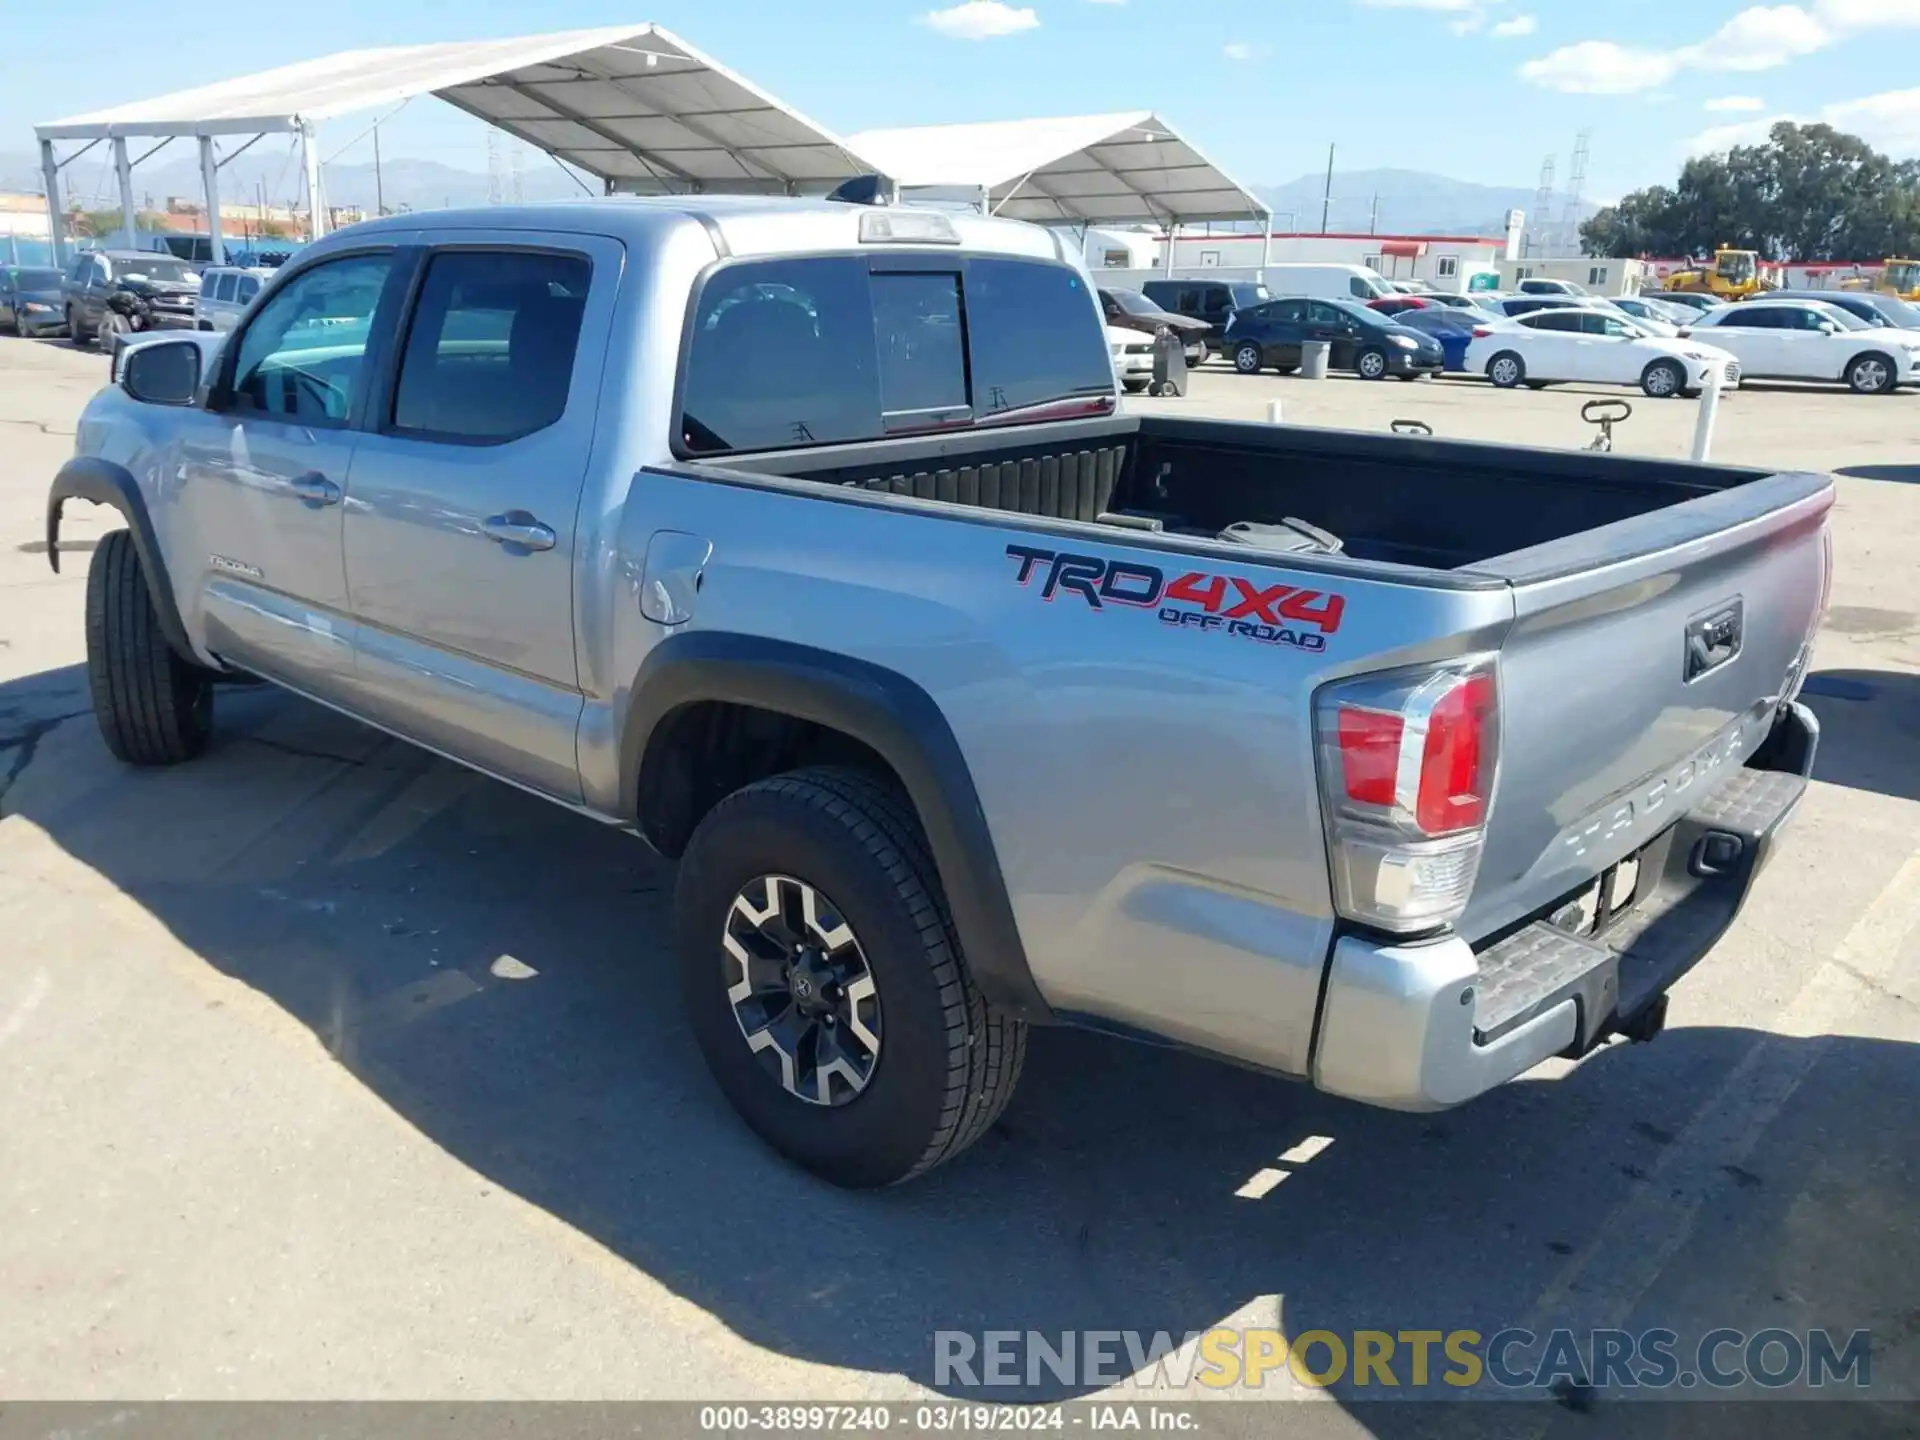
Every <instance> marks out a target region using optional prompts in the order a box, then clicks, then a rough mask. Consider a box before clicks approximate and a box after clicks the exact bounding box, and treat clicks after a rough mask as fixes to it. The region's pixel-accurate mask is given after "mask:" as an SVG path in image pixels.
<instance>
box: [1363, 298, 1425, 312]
mask: <svg viewBox="0 0 1920 1440" xmlns="http://www.w3.org/2000/svg"><path fill="white" fill-rule="evenodd" d="M1431 303H1432V302H1431V301H1430V300H1428V299H1427V298H1426V297H1425V296H1422V295H1382V296H1380V297H1379V298H1378V299H1376V300H1369V301H1367V308H1368V309H1369V310H1377V311H1379V312H1380V313H1381V314H1382V315H1404V314H1406V313H1407V312H1408V311H1410V310H1424V309H1426V308H1427V306H1428V305H1429V304H1431Z"/></svg>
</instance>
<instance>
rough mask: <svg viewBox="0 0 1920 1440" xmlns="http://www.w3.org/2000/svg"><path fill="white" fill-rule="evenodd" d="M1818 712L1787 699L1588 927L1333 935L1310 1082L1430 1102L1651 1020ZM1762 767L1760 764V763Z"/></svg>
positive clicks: (1783, 787) (1443, 1103) (1752, 871)
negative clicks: (1624, 902) (1623, 896)
mask: <svg viewBox="0 0 1920 1440" xmlns="http://www.w3.org/2000/svg"><path fill="white" fill-rule="evenodd" d="M1818 740H1819V724H1818V722H1817V721H1816V720H1815V719H1814V717H1813V715H1812V712H1810V711H1809V710H1807V709H1806V708H1805V707H1804V706H1802V705H1799V704H1793V705H1789V706H1788V707H1787V708H1786V710H1785V711H1784V712H1783V713H1782V714H1781V716H1780V718H1779V719H1778V720H1777V721H1776V722H1775V724H1774V729H1773V732H1772V734H1771V735H1770V736H1769V737H1768V739H1767V741H1766V743H1765V744H1764V745H1763V746H1762V747H1761V749H1760V751H1759V752H1758V753H1757V754H1756V755H1755V757H1754V760H1753V761H1750V762H1749V763H1748V766H1747V767H1746V768H1744V769H1742V770H1740V771H1739V772H1737V773H1736V774H1734V775H1733V776H1731V777H1730V778H1729V779H1728V780H1727V782H1726V783H1725V784H1723V785H1722V786H1720V787H1719V788H1718V789H1717V790H1715V791H1714V792H1713V793H1712V794H1711V795H1709V796H1708V797H1707V798H1706V799H1705V800H1704V801H1703V802H1702V803H1701V804H1700V805H1699V806H1697V807H1696V808H1695V809H1693V810H1692V811H1690V812H1688V813H1687V814H1686V815H1685V816H1683V817H1682V818H1681V819H1679V820H1678V821H1676V822H1675V823H1674V824H1673V825H1672V826H1670V827H1669V828H1668V829H1667V830H1666V831H1664V832H1663V833H1662V834H1661V835H1660V836H1659V837H1657V838H1656V839H1655V840H1654V841H1653V842H1652V843H1651V844H1650V845H1649V846H1648V847H1647V849H1646V850H1645V851H1643V852H1642V856H1641V866H1640V875H1639V879H1638V882H1637V887H1636V895H1637V903H1636V904H1635V905H1634V907H1633V908H1632V909H1631V910H1629V911H1627V912H1626V913H1624V914H1623V915H1621V916H1620V918H1619V920H1618V921H1617V922H1616V923H1615V924H1613V925H1612V926H1611V927H1609V928H1608V929H1606V930H1605V931H1604V932H1603V933H1602V934H1601V935H1600V936H1599V937H1598V938H1595V939H1587V938H1582V937H1580V936H1576V935H1573V934H1571V933H1569V932H1567V931H1564V930H1559V929H1556V928H1555V927H1553V926H1551V925H1548V924H1546V923H1545V922H1544V921H1535V922H1533V923H1531V924H1529V925H1527V926H1525V927H1523V928H1522V929H1520V930H1518V931H1516V932H1514V933H1513V934H1511V935H1508V936H1505V937H1504V938H1502V939H1501V940H1500V941H1499V942H1498V943H1497V944H1495V945H1492V946H1490V947H1489V948H1487V949H1485V950H1484V951H1482V952H1480V953H1478V954H1476V953H1475V952H1474V950H1473V949H1472V947H1471V946H1469V945H1468V944H1467V942H1466V941H1465V940H1463V939H1461V938H1460V937H1458V936H1447V937H1445V938H1442V939H1438V940H1433V941H1426V942H1410V943H1407V944H1400V945H1395V944H1386V943H1382V942H1379V941H1376V940H1369V939H1365V938H1362V937H1358V936H1347V937H1344V938H1342V939H1341V940H1340V941H1339V942H1338V943H1337V944H1336V946H1335V947H1334V953H1333V960H1332V963H1331V965H1330V967H1329V973H1328V977H1327V988H1326V998H1325V1000H1324V1002H1323V1005H1322V1010H1321V1021H1320V1033H1319V1036H1318V1039H1317V1041H1316V1044H1315V1046H1314V1055H1313V1080H1314V1084H1315V1085H1317V1086H1318V1087H1319V1088H1320V1089H1322V1090H1326V1091H1329V1092H1330V1093H1332V1094H1336V1095H1344V1096H1347V1097H1349V1098H1350V1099H1354V1100H1364V1101H1366V1102H1368V1103H1369V1104H1374V1105H1382V1106H1386V1107H1388V1108H1391V1109H1395V1110H1440V1109H1444V1108H1446V1107H1447V1106H1450V1105H1458V1104H1459V1103H1461V1102H1462V1101H1464V1100H1470V1099H1472V1098H1473V1097H1474V1096H1475V1095H1478V1094H1481V1093H1482V1092H1484V1091H1487V1090H1490V1089H1492V1088H1493V1087H1494V1086H1496V1085H1499V1084H1502V1083H1503V1082H1505V1081H1507V1080H1510V1079H1512V1078H1513V1077H1515V1076H1516V1075H1519V1074H1521V1073H1523V1072H1524V1071H1527V1070H1530V1069H1532V1068H1533V1067H1534V1066H1535V1065H1537V1064H1539V1063H1540V1062H1541V1061H1542V1060H1545V1059H1547V1058H1548V1057H1550V1056H1553V1055H1563V1054H1564V1055H1569V1056H1576V1057H1577V1056H1580V1055H1584V1054H1586V1053H1587V1052H1588V1051H1590V1050H1592V1049H1593V1048H1595V1047H1596V1046H1598V1045H1600V1044H1601V1043H1603V1042H1604V1041H1606V1040H1607V1039H1608V1038H1609V1037H1610V1036H1613V1035H1615V1034H1619V1033H1622V1032H1626V1033H1638V1034H1646V1033H1650V1032H1651V1029H1652V1028H1653V1027H1654V1026H1656V1025H1657V1022H1658V1021H1659V1020H1660V1019H1661V1018H1662V1016H1663V1014H1664V1011H1663V1009H1662V1007H1663V1005H1664V1002H1665V997H1666V993H1667V991H1668V990H1669V989H1670V988H1671V987H1672V986H1673V984H1674V983H1675V982H1676V981H1678V980H1679V979H1680V977H1681V976H1683V975H1685V974H1686V973H1687V972H1688V971H1689V970H1691V969H1692V968H1693V967H1694V966H1695V965H1696V964H1698V963H1699V961H1700V960H1701V959H1702V957H1704V956H1705V955H1706V954H1707V952H1708V951H1709V950H1711V949H1712V948H1713V946H1714V944H1715V943H1716V942H1717V941H1718V940H1719V938H1720V937H1721V935H1723V934H1724V933H1726V930H1727V927H1728V926H1730V925H1731V924H1732V923H1733V920H1734V917H1735V916H1736V915H1738V914H1739V911H1740V906H1741V904H1742V903H1743V902H1744V901H1745V900H1746V897H1747V893H1748V892H1749V891H1750V890H1751V889H1752V887H1753V883H1754V881H1755V880H1756V879H1757V878H1758V876H1759V874H1760V871H1761V869H1762V868H1763V867H1764V866H1765V864H1766V861H1767V858H1768V856H1769V855H1770V854H1771V852H1772V848H1773V843H1774V841H1775V839H1776V837H1777V836H1778V835H1779V833H1780V831H1781V829H1782V828H1783V827H1784V826H1785V825H1786V823H1787V821H1788V820H1789V819H1791V818H1792V816H1793V812H1794V810H1795V808H1796V807H1797V806H1798V805H1799V803H1800V798H1801V796H1802V795H1803V794H1805V793H1806V786H1807V779H1806V777H1807V776H1808V775H1809V774H1810V773H1811V772H1812V769H1813V756H1814V750H1815V747H1816V745H1817V743H1818ZM1762 767H1767V768H1762Z"/></svg>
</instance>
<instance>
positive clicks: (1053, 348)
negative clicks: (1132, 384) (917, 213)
mask: <svg viewBox="0 0 1920 1440" xmlns="http://www.w3.org/2000/svg"><path fill="white" fill-rule="evenodd" d="M1112 403H1113V370H1112V361H1111V358H1110V357H1109V355H1108V353H1107V348H1106V340H1105V333H1104V330H1103V329H1102V326H1101V323H1100V315H1099V309H1098V306H1097V304H1096V302H1095V300H1094V298H1093V295H1092V293H1091V291H1090V287H1089V285H1088V282H1087V280H1086V277H1084V276H1083V275H1081V274H1080V273H1079V272H1078V271H1077V270H1074V269H1072V268H1071V267H1069V266H1065V265H1059V264H1054V263H1050V262H1047V261H1040V260H1026V259H1017V258H1005V259H1002V258H996V257H987V256H968V257H962V256H956V255H953V254H951V253H936V254H927V255H919V254H909V253H904V252H896V253H891V254H889V255H887V256H885V257H868V256H827V257H820V258H807V259H780V260H753V261H742V262H737V263H734V264H730V265H727V266H724V267H722V268H720V269H718V270H716V271H715V272H713V274H712V275H710V276H709V277H708V279H707V281H706V283H705V284H704V285H703V287H702V289H701V292H700V295H699V298H698V300H697V302H696V303H695V307H694V316H693V323H692V327H691V333H690V334H689V336H688V339H687V350H686V359H685V363H684V365H683V368H682V375H681V400H680V420H679V426H678V431H677V436H678V444H677V448H678V449H679V450H680V452H681V453H682V454H685V455H690V456H702V455H723V454H729V453H739V452H746V451H753V450H773V449H784V448H788V447H792V446H804V445H824V444H832V443H838V442H846V441H857V440H873V439H880V438H883V437H886V436H889V435H902V434H916V433H926V432H928V431H933V430H941V429H948V428H964V427H966V426H970V425H982V424H993V423H998V422H1003V421H1009V420H1018V419H1034V420H1039V419H1049V418H1056V417H1057V416H1058V415H1059V414H1060V413H1062V412H1063V411H1064V413H1069V414H1093V413H1101V412H1102V411H1103V410H1105V409H1107V408H1110V407H1111V405H1112Z"/></svg>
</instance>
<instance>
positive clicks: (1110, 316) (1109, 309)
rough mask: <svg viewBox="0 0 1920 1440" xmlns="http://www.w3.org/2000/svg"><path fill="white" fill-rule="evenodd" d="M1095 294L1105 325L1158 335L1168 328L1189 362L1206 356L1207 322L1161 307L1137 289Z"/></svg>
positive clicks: (1190, 363)
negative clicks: (1177, 340) (1176, 337)
mask: <svg viewBox="0 0 1920 1440" xmlns="http://www.w3.org/2000/svg"><path fill="white" fill-rule="evenodd" d="M1098 293H1099V296H1100V313H1101V314H1102V315H1104V316H1105V317H1106V320H1107V324H1109V325H1112V326H1114V327H1115V328H1116V329H1120V330H1138V331H1140V332H1141V333H1142V334H1143V335H1157V334H1159V333H1160V332H1161V331H1162V330H1171V331H1173V333H1174V334H1175V335H1178V336H1179V337H1180V341H1181V344H1182V345H1183V347H1184V348H1185V350H1186V352H1187V363H1188V364H1189V365H1198V364H1200V363H1201V362H1202V361H1204V360H1205V359H1206V358H1207V350H1208V346H1207V335H1208V332H1209V330H1210V329H1211V328H1212V327H1210V326H1209V325H1208V324H1207V322H1206V321H1204V320H1199V319H1196V318H1195V317H1193V316H1191V315H1176V314H1174V313H1173V311H1171V310H1162V309H1161V308H1160V307H1159V306H1158V305H1156V304H1154V303H1153V301H1151V300H1149V299H1148V298H1147V297H1146V296H1145V295H1143V294H1141V293H1140V292H1139V291H1138V290H1101V291H1099V292H1098Z"/></svg>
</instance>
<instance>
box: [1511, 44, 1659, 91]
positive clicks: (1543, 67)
mask: <svg viewBox="0 0 1920 1440" xmlns="http://www.w3.org/2000/svg"><path fill="white" fill-rule="evenodd" d="M1681 63H1682V61H1681V57H1680V56H1679V55H1678V54H1676V53H1675V52H1673V51H1671V50H1632V49H1629V48H1628V47H1627V46H1625V45H1616V44H1614V43H1613V41H1611V40H1582V41H1581V42H1580V43H1579V44H1577V45H1562V46H1561V47H1560V48H1559V49H1558V50H1554V51H1551V52H1549V53H1548V54H1545V55H1542V56H1541V57H1540V58H1539V59H1538V60H1529V61H1527V62H1526V63H1525V64H1524V65H1522V66H1521V67H1520V78H1521V79H1523V80H1527V81H1530V82H1532V83H1533V84H1535V85H1539V86H1542V87H1544V88H1545V89H1548V90H1562V91H1565V92H1566V93H1568V94H1570V95H1631V94H1634V93H1635V92H1637V91H1640V90H1652V89H1655V88H1657V87H1659V86H1661V85H1664V84H1666V83H1667V81H1669V80H1671V79H1672V78H1673V77H1674V75H1675V74H1676V73H1677V72H1678V71H1679V69H1680V66H1681Z"/></svg>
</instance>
